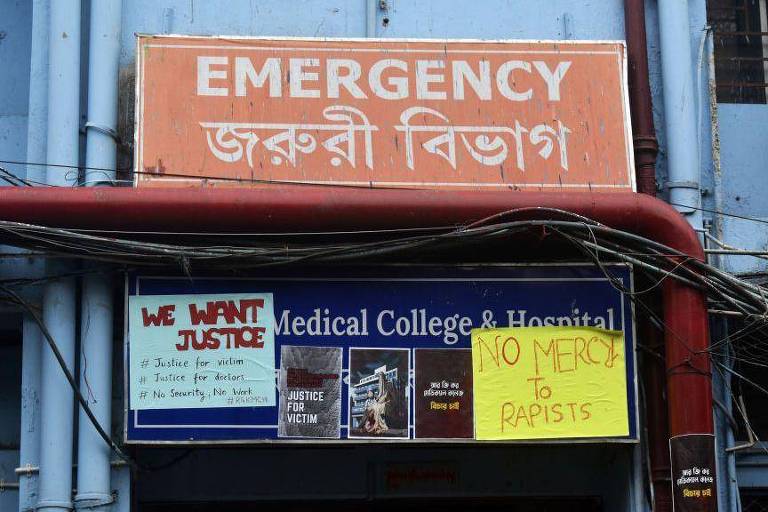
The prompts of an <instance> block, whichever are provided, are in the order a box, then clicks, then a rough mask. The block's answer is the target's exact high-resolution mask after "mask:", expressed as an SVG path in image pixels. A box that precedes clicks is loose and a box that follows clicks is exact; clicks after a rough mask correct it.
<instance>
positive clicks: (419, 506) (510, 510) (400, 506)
mask: <svg viewBox="0 0 768 512" xmlns="http://www.w3.org/2000/svg"><path fill="white" fill-rule="evenodd" d="M182 511H183V512H369V511H370V512H392V511H397V512H428V511H440V512H474V511H477V512H502V511H503V512H600V511H602V505H601V501H600V499H599V498H596V497H582V496H578V497H508V498H491V499H489V498H452V499H445V498H437V499H426V498H419V499H388V500H370V501H305V502H286V501H282V502H234V503H183V504H181V503H178V504H142V505H141V506H140V508H139V512H182Z"/></svg>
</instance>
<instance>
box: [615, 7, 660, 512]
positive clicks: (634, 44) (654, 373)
mask: <svg viewBox="0 0 768 512" xmlns="http://www.w3.org/2000/svg"><path fill="white" fill-rule="evenodd" d="M624 28H625V32H626V39H627V60H628V68H629V77H628V79H629V102H630V109H631V113H632V134H633V139H634V148H635V168H636V170H637V176H636V180H637V191H638V192H640V193H642V194H649V195H651V196H655V195H656V155H657V153H658V151H659V145H658V143H657V141H656V129H655V127H654V126H653V102H652V98H651V88H650V80H649V77H648V49H647V45H648V41H647V37H646V30H645V1H644V0H624ZM641 286H643V285H642V284H641ZM660 313H661V311H660V310H659V311H657V314H660ZM637 321H638V325H639V329H640V333H641V339H642V340H643V342H644V343H645V344H646V345H648V346H650V347H652V349H653V350H654V351H658V352H659V353H661V354H664V347H663V346H662V345H661V342H660V336H659V331H658V329H656V328H655V326H654V325H652V324H651V322H650V318H649V317H648V314H640V315H638V319H637ZM643 362H644V364H643V374H642V375H643V379H644V381H645V390H646V397H645V403H646V406H645V410H646V422H647V424H648V445H649V449H648V452H649V458H650V466H651V479H652V483H653V489H654V493H653V497H654V503H653V510H654V511H655V512H666V511H669V510H672V485H671V482H670V474H671V471H670V461H669V428H668V415H667V403H666V397H665V394H666V389H665V379H666V375H665V372H664V368H665V364H664V361H662V360H657V359H656V358H654V357H646V358H644V360H643Z"/></svg>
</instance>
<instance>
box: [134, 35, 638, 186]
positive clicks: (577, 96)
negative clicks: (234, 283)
mask: <svg viewBox="0 0 768 512" xmlns="http://www.w3.org/2000/svg"><path fill="white" fill-rule="evenodd" d="M137 55H138V59H137V77H138V94H137V100H136V101H137V104H136V112H137V119H138V122H137V127H136V144H135V148H136V155H135V162H136V169H135V171H136V179H135V184H136V185H137V186H140V187H147V186H178V185H192V186H199V185H200V184H201V182H202V183H205V184H208V185H217V186H221V185H233V184H236V185H252V186H267V185H270V186H275V185H288V184H292V183H293V184H295V183H302V184H323V185H327V184H335V185H340V186H345V185H346V186H365V187H404V188H409V187H411V188H413V187H418V188H424V187H430V188H445V189H457V188H462V189H475V190H488V189H491V190H492V189H511V190H563V191H565V190H567V191H603V192H606V191H616V190H623V191H627V190H633V186H634V178H633V173H634V171H633V161H632V149H631V126H630V122H629V113H628V100H627V87H626V70H625V68H626V55H625V48H624V43H623V42H620V41H614V42H595V41H549V42H547V41H471V40H440V41H438V40H375V39H374V40H371V39H356V40H355V39H348V40H341V39H295V38H280V39H277V38H237V37H234V38H229V37H227V38H224V37H188V36H184V37H180V36H139V38H138V51H137Z"/></svg>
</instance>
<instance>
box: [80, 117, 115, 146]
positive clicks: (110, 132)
mask: <svg viewBox="0 0 768 512" xmlns="http://www.w3.org/2000/svg"><path fill="white" fill-rule="evenodd" d="M89 128H90V129H91V130H93V131H96V132H99V133H101V134H103V135H106V136H107V137H112V139H114V141H115V143H116V144H121V140H120V135H119V134H118V133H117V130H115V129H114V128H112V127H110V126H105V125H103V124H99V123H94V122H93V121H88V122H87V123H85V129H86V131H87V130H88V129H89Z"/></svg>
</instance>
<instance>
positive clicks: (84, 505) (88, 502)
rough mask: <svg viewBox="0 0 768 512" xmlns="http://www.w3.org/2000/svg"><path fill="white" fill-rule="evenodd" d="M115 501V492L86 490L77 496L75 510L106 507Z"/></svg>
mask: <svg viewBox="0 0 768 512" xmlns="http://www.w3.org/2000/svg"><path fill="white" fill-rule="evenodd" d="M114 502H115V495H114V494H105V493H100V492H85V493H82V494H79V493H78V494H77V495H76V496H75V510H93V509H97V508H101V507H106V506H109V505H111V504H113V503H114Z"/></svg>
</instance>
